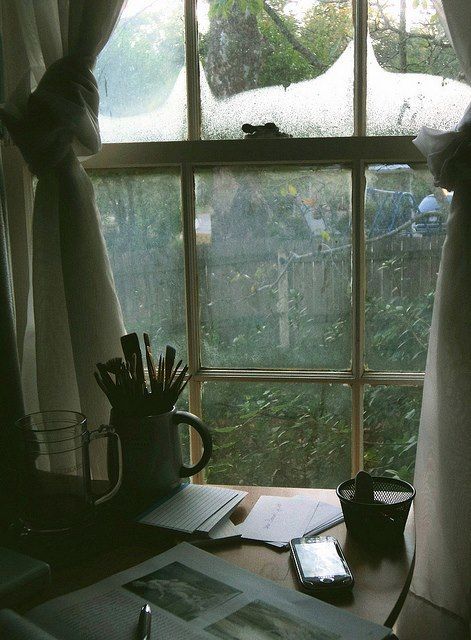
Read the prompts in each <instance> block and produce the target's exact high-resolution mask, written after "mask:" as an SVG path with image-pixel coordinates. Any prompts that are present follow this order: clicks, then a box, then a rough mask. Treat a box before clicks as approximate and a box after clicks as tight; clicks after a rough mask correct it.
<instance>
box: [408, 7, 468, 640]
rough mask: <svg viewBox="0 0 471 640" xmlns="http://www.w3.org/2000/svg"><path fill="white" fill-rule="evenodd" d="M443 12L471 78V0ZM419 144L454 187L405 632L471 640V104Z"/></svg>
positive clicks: (438, 176) (413, 639) (432, 639)
mask: <svg viewBox="0 0 471 640" xmlns="http://www.w3.org/2000/svg"><path fill="white" fill-rule="evenodd" d="M437 4H438V7H437V8H438V10H439V14H440V17H441V19H442V20H443V21H444V26H445V29H446V30H447V32H448V34H449V38H450V41H451V42H452V44H453V47H454V49H455V52H456V54H457V55H458V58H459V60H460V62H461V66H462V68H463V71H464V72H465V75H466V79H467V81H468V83H471V2H470V0H443V1H442V2H441V3H437ZM415 142H416V145H417V146H418V147H419V149H420V150H421V151H422V152H423V153H424V155H425V156H426V157H427V160H428V164H429V167H430V169H431V171H432V173H433V175H434V177H435V181H436V184H437V185H440V186H442V187H445V188H447V189H449V190H453V191H454V196H453V201H452V205H451V214H450V217H449V220H448V232H447V238H446V241H445V244H444V247H443V253H442V261H441V265H440V272H439V277H438V283H437V292H436V298H435V306H434V310H433V320H432V328H431V333H430V341H429V351H428V359H427V367H426V372H425V383H424V395H423V403H422V414H421V422H420V430H419V442H418V448H417V461H416V471H415V486H416V489H417V496H416V500H415V519H416V532H417V552H416V566H415V571H414V576H413V579H412V585H411V591H410V594H409V596H408V599H407V600H406V605H405V607H404V610H403V613H402V614H401V617H400V619H399V623H398V629H397V633H398V636H399V638H400V640H465V639H469V638H470V612H471V106H470V107H469V108H468V110H467V112H466V113H465V115H464V117H463V118H462V120H461V121H460V123H459V124H458V126H457V128H456V130H455V131H449V132H441V131H435V130H433V129H423V130H422V131H421V132H420V134H419V136H418V137H417V139H416V141H415Z"/></svg>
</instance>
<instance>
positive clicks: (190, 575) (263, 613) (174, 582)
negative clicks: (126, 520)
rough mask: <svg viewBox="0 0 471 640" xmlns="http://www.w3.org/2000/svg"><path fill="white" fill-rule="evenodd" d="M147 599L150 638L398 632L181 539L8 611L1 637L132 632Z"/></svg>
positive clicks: (339, 636) (92, 638)
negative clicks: (97, 578)
mask: <svg viewBox="0 0 471 640" xmlns="http://www.w3.org/2000/svg"><path fill="white" fill-rule="evenodd" d="M146 602H148V603H149V604H150V606H151V608H152V612H153V614H152V633H151V640H162V639H166V640H216V639H221V638H222V639H223V640H246V639H247V638H250V639H251V640H275V639H276V638H285V639H286V640H386V639H387V638H391V637H392V636H391V630H390V629H387V628H386V627H382V626H379V625H376V624H373V623H371V622H367V621H365V620H362V619H360V618H358V617H356V616H353V615H351V614H349V613H347V612H346V611H344V610H342V609H339V608H337V607H334V606H332V605H330V604H326V603H324V602H322V601H320V600H317V599H316V598H313V597H312V596H308V595H304V594H302V593H299V592H297V591H294V590H292V589H286V588H284V587H280V586H279V585H277V584H276V583H274V582H271V581H270V580H265V579H263V578H260V577H259V576H257V575H255V574H252V573H250V572H248V571H245V570H243V569H240V568H239V567H236V566H234V565H231V564H229V563H227V562H225V561H224V560H222V559H220V558H218V557H215V556H213V555H211V554H209V553H206V552H205V551H202V550H200V549H197V548H196V547H194V546H192V545H190V544H187V543H182V544H179V545H178V546H176V547H174V548H173V549H170V550H169V551H166V552H165V553H162V554H160V555H158V556H155V557H154V558H152V559H150V560H147V561H146V562H143V563H142V564H139V565H137V566H135V567H133V568H131V569H128V570H126V571H123V572H121V573H118V574H115V575H114V576H111V577H110V578H107V579H105V580H102V581H101V582H98V583H96V584H95V585H93V586H91V587H87V588H85V589H81V590H80V591H75V592H73V593H70V594H68V595H66V596H62V597H60V598H56V599H55V600H51V601H50V602H46V603H45V604H42V605H40V606H39V607H37V608H35V609H33V610H32V611H30V612H29V613H28V614H27V617H26V619H23V618H20V617H19V616H17V615H16V614H14V613H13V612H2V613H1V614H0V638H8V639H9V640H20V638H21V640H24V638H28V640H51V638H52V639H54V640H103V639H106V638H112V639H113V640H131V638H134V637H135V634H136V630H137V622H138V617H139V611H140V608H141V607H142V605H143V604H144V603H146ZM33 625H34V626H33ZM21 634H23V635H21Z"/></svg>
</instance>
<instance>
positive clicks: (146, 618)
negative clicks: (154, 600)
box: [137, 604, 152, 640]
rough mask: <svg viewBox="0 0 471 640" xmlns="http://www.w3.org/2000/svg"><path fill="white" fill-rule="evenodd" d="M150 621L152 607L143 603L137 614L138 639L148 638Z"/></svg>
mask: <svg viewBox="0 0 471 640" xmlns="http://www.w3.org/2000/svg"><path fill="white" fill-rule="evenodd" d="M151 622H152V609H151V608H150V606H149V604H145V605H144V606H143V607H142V609H141V612H140V614H139V623H138V632H137V633H138V636H137V637H138V640H150V623H151Z"/></svg>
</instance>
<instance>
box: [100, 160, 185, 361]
mask: <svg viewBox="0 0 471 640" xmlns="http://www.w3.org/2000/svg"><path fill="white" fill-rule="evenodd" d="M89 173H90V177H91V178H92V181H93V186H94V189H95V194H96V199H97V204H98V209H99V211H100V213H101V221H102V229H103V235H104V237H105V241H106V246H107V249H108V255H109V257H110V261H111V267H112V270H113V274H114V280H115V284H116V289H117V293H118V298H119V301H120V303H121V308H122V310H123V316H124V322H125V326H126V329H127V330H128V331H129V332H134V331H135V332H137V333H138V334H139V335H141V336H142V333H143V332H144V331H145V332H147V333H149V335H150V337H151V340H152V347H153V351H154V353H158V352H160V351H162V350H163V349H165V345H166V344H171V345H173V346H174V347H175V348H176V349H177V355H178V356H179V358H178V359H180V358H182V359H183V360H185V359H186V358H187V356H186V353H187V346H186V338H185V331H186V329H185V295H184V260H183V240H182V224H181V203H180V200H181V197H180V176H179V172H178V171H177V170H149V171H143V170H140V171H137V170H136V171H132V170H127V171H125V172H123V171H122V170H120V171H111V170H107V171H90V172H89ZM116 348H117V352H116V355H119V345H117V346H116Z"/></svg>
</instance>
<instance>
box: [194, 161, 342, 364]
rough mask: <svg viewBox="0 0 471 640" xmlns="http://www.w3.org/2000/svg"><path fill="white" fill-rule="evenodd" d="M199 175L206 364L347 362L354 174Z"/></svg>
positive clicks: (240, 171)
mask: <svg viewBox="0 0 471 640" xmlns="http://www.w3.org/2000/svg"><path fill="white" fill-rule="evenodd" d="M195 180H196V214H197V242H198V267H199V291H200V302H201V323H202V360H203V364H204V365H205V366H236V367H286V368H292V367H295V368H300V367H306V368H325V369H336V368H340V369H348V368H349V367H350V362H351V355H350V341H351V246H350V227H351V225H350V220H351V213H350V212H351V202H350V200H351V179H350V172H349V171H348V170H346V169H343V168H341V167H326V168H313V167H303V168H287V167H281V168H273V167H272V168H270V167H264V168H228V167H224V168H221V167H218V168H213V169H202V170H200V171H198V172H197V174H196V177H195Z"/></svg>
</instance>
